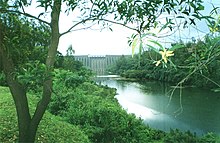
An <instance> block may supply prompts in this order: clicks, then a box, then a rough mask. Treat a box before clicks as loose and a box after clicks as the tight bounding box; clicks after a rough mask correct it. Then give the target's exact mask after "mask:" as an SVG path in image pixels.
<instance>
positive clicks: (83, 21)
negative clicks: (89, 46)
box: [60, 18, 95, 37]
mask: <svg viewBox="0 0 220 143" xmlns="http://www.w3.org/2000/svg"><path fill="white" fill-rule="evenodd" d="M90 20H95V19H94V18H87V19H84V20H82V21H79V22H77V23H76V24H74V25H73V26H71V27H70V28H69V29H68V30H67V31H65V32H63V33H61V34H60V37H61V36H63V35H65V34H67V33H69V32H72V29H73V28H74V27H76V26H78V25H79V24H82V23H85V22H87V21H90Z"/></svg>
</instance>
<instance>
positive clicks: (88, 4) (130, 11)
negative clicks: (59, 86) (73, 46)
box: [0, 0, 204, 142]
mask: <svg viewBox="0 0 220 143" xmlns="http://www.w3.org/2000/svg"><path fill="white" fill-rule="evenodd" d="M37 4H38V7H41V8H44V10H43V11H42V12H41V13H40V14H39V15H38V16H34V15H31V14H30V13H27V12H26V11H25V8H26V7H29V6H31V5H32V1H31V0H30V1H29V0H14V1H13V0H2V1H0V13H2V14H1V17H2V16H4V15H8V14H18V15H19V16H20V17H21V18H24V17H25V18H28V19H34V20H37V21H38V22H39V23H44V24H47V25H48V26H49V27H50V44H49V48H48V51H47V56H46V60H45V66H46V69H45V71H44V76H45V77H47V78H45V79H44V81H43V87H42V88H43V91H42V98H41V100H40V101H39V103H38V104H37V107H36V110H35V112H34V114H33V116H31V113H30V111H29V106H28V101H27V93H26V90H25V88H24V86H23V85H22V84H21V83H20V82H19V81H18V80H17V79H16V78H14V77H13V76H12V75H14V73H15V71H16V68H17V67H16V66H15V62H16V60H15V59H13V58H12V53H11V51H9V50H8V49H9V48H10V45H6V44H5V38H7V34H6V31H7V27H6V26H5V25H4V24H3V21H2V19H0V59H1V60H0V62H1V64H0V65H2V66H3V71H4V74H5V75H6V79H7V83H8V86H9V88H10V91H11V94H12V97H13V99H14V102H15V106H16V111H17V117H18V128H19V142H34V140H35V135H36V131H37V127H38V125H39V123H40V121H41V119H42V117H43V115H44V113H45V110H46V108H47V106H48V104H49V102H50V99H51V94H52V91H53V82H52V79H53V78H52V74H51V73H52V72H53V70H54V63H55V58H56V54H57V47H58V43H59V38H60V37H61V36H63V35H65V34H67V33H69V32H71V31H74V30H77V27H78V26H79V25H83V26H85V27H84V28H88V27H91V25H93V24H94V23H95V22H97V23H99V24H102V25H103V26H104V27H108V26H109V24H119V25H122V26H124V27H127V28H129V29H132V30H135V31H136V32H137V33H138V34H141V33H143V32H145V31H146V30H150V29H151V28H155V27H157V26H158V25H160V26H161V29H164V28H166V27H168V28H170V30H173V28H174V27H178V26H179V25H175V23H174V22H173V21H174V19H173V17H167V18H166V22H161V21H160V19H159V18H160V16H161V15H163V14H164V13H166V14H178V15H179V17H178V18H181V19H183V18H184V21H185V23H184V24H185V25H186V24H187V23H190V24H195V21H194V20H195V19H201V17H202V15H201V14H200V10H202V9H203V8H204V7H203V6H202V1H201V0H188V1H186V2H185V1H183V0H155V1H148V0H143V1H139V0H136V1H134V0H122V1H117V0H90V1H88V0H38V1H37ZM62 4H63V5H64V4H65V5H66V7H62V8H61V6H62ZM61 9H62V11H65V13H66V14H69V16H71V15H70V13H71V14H73V13H72V12H73V11H77V13H78V16H79V18H76V20H78V21H77V22H75V23H73V25H72V26H71V27H70V28H69V29H68V30H67V31H65V32H63V33H60V32H59V22H60V21H59V19H60V13H61ZM48 13H49V14H50V16H49V19H50V22H48V21H45V20H44V19H43V16H45V15H47V14H48ZM86 23H87V24H89V26H87V25H85V24H86ZM129 25H131V26H129ZM15 36H16V35H15ZM27 42H29V41H27ZM18 44H19V43H18ZM18 50H19V51H20V50H21V49H19V48H18ZM21 52H22V51H21Z"/></svg>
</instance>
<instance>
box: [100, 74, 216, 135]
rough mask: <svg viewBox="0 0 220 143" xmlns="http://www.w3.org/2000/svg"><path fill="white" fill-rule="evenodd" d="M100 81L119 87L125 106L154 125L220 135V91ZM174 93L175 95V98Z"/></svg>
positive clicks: (151, 83) (129, 111)
mask: <svg viewBox="0 0 220 143" xmlns="http://www.w3.org/2000/svg"><path fill="white" fill-rule="evenodd" d="M97 80H98V82H99V83H101V84H103V85H107V86H109V87H113V88H116V89H117V93H118V95H116V98H117V99H118V101H119V103H120V104H121V106H122V107H123V108H124V109H125V110H127V112H128V113H134V114H135V115H136V116H137V117H140V118H142V119H143V120H144V123H145V124H147V125H149V126H150V127H152V128H155V129H160V130H163V131H170V129H171V128H172V129H179V130H181V131H188V130H190V131H191V132H193V133H196V134H197V135H203V134H205V133H208V132H213V133H216V134H218V135H220V93H214V92H211V91H210V90H208V89H201V88H200V89H198V88H192V87H186V88H182V90H181V89H180V88H178V89H176V90H175V91H174V92H173V94H172V91H173V89H174V88H173V87H172V85H168V84H165V83H161V82H157V81H145V82H142V83H139V82H128V81H122V80H116V78H107V77H99V78H98V79H97ZM171 94H172V98H171Z"/></svg>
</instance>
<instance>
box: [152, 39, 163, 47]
mask: <svg viewBox="0 0 220 143" xmlns="http://www.w3.org/2000/svg"><path fill="white" fill-rule="evenodd" d="M149 42H151V43H153V44H155V45H157V46H159V47H160V49H164V47H163V46H162V45H161V44H160V43H159V42H157V41H154V40H149Z"/></svg>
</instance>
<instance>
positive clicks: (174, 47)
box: [170, 44, 184, 51]
mask: <svg viewBox="0 0 220 143" xmlns="http://www.w3.org/2000/svg"><path fill="white" fill-rule="evenodd" d="M180 48H184V45H183V44H176V45H174V46H172V47H171V48H170V50H171V51H174V50H176V49H180Z"/></svg>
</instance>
